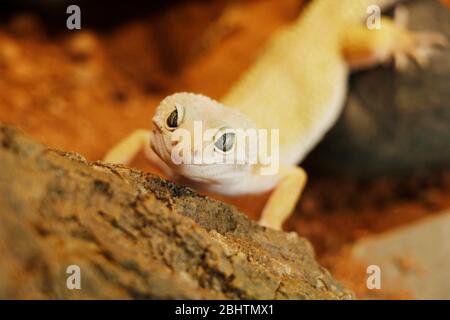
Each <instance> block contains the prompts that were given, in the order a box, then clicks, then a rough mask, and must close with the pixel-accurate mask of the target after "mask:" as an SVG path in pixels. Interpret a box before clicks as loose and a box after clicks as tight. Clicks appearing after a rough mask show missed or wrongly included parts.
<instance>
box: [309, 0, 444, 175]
mask: <svg viewBox="0 0 450 320" xmlns="http://www.w3.org/2000/svg"><path fill="white" fill-rule="evenodd" d="M406 7H407V8H408V9H409V12H410V24H411V27H412V29H413V30H422V31H439V32H441V33H443V34H444V35H446V36H447V38H448V39H450V23H449V21H450V10H447V9H446V8H445V7H444V6H443V5H442V4H440V3H439V1H431V0H430V1H409V2H407V3H406ZM449 84H450V47H448V48H446V49H444V50H443V52H441V53H439V54H437V55H435V56H434V57H433V58H432V60H431V64H430V66H429V67H428V68H426V69H424V70H420V69H419V68H417V67H416V66H414V65H412V66H411V67H410V69H409V70H408V71H407V72H406V73H399V72H397V71H395V70H394V69H393V68H392V67H378V68H376V69H374V70H370V71H365V72H360V73H358V74H355V75H354V76H353V78H352V80H351V88H350V90H351V92H350V96H349V99H348V102H347V105H346V108H345V110H344V113H343V115H342V117H341V118H340V120H339V122H338V123H337V125H336V126H335V127H334V128H333V129H332V130H331V131H330V132H329V134H328V135H327V137H326V139H325V140H324V141H323V142H322V143H321V144H320V145H319V146H318V148H317V149H316V151H315V152H314V153H313V154H312V155H311V156H310V159H309V163H310V164H311V165H312V166H314V167H315V168H317V169H320V170H321V171H322V172H324V171H329V172H330V173H342V172H345V173H348V174H352V175H357V176H363V177H367V176H373V175H379V174H391V173H403V174H409V173H411V172H415V171H418V170H428V169H441V168H448V167H449V166H450V90H449Z"/></svg>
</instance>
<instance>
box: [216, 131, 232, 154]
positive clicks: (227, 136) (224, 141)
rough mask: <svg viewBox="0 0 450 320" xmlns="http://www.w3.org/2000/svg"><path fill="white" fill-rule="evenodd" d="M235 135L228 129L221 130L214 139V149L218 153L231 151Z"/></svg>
mask: <svg viewBox="0 0 450 320" xmlns="http://www.w3.org/2000/svg"><path fill="white" fill-rule="evenodd" d="M235 140H236V134H235V133H234V132H232V131H231V130H230V129H228V128H222V129H220V130H219V132H218V133H217V134H216V136H215V137H214V147H215V148H216V150H218V151H220V152H229V151H230V150H231V149H233V146H234V142H235Z"/></svg>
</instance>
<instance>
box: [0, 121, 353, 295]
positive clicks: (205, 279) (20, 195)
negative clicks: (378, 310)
mask: <svg viewBox="0 0 450 320" xmlns="http://www.w3.org/2000/svg"><path fill="white" fill-rule="evenodd" d="M0 221H1V223H0V298H3V299H4V298H7V299H14V298H31V299H34V298H44V299H47V298H49V299H70V298H81V299H84V298H87V299H96V298H106V299H108V298H119V299H120V298H156V299H158V298H175V299H176V298H186V299H204V298H205V299H206V298H209V299H216V298H220V299H222V298H223V299H227V298H231V299H342V298H352V293H351V292H349V291H348V290H346V289H345V288H343V287H342V286H341V285H340V284H339V283H337V282H336V281H335V280H334V279H333V278H332V277H331V275H330V274H329V273H328V272H327V271H326V270H325V269H324V268H322V267H320V266H319V265H318V263H317V262H316V261H315V259H314V253H313V250H312V248H311V246H310V244H309V242H308V241H307V240H305V239H303V238H300V237H298V236H297V235H296V234H293V233H291V234H289V233H284V232H278V231H274V230H268V229H265V228H262V227H260V226H258V225H256V224H255V223H253V222H251V221H250V220H249V219H247V217H246V216H244V215H243V214H241V213H239V212H237V211H236V210H235V209H234V208H233V207H231V206H228V205H226V204H224V203H221V202H218V201H215V200H213V199H210V198H208V197H204V196H200V195H198V194H197V193H196V192H194V191H192V190H191V189H189V188H185V187H180V186H177V185H175V184H173V183H170V182H167V181H165V180H162V179H160V178H158V177H156V176H153V175H149V174H145V173H142V172H140V171H137V170H132V169H129V168H127V167H125V166H117V165H109V164H105V163H101V162H95V163H90V162H87V161H86V160H85V159H84V158H83V157H81V156H80V155H77V154H74V153H65V152H60V151H56V150H51V149H48V148H46V147H45V146H42V145H40V144H37V143H35V142H34V141H33V140H31V139H30V138H28V137H27V136H25V135H23V134H22V133H20V132H18V131H17V130H15V129H13V128H10V127H6V126H0ZM70 265H77V266H79V267H80V268H81V290H69V289H67V286H66V281H67V278H68V276H69V275H68V274H67V273H66V270H67V267H68V266H70Z"/></svg>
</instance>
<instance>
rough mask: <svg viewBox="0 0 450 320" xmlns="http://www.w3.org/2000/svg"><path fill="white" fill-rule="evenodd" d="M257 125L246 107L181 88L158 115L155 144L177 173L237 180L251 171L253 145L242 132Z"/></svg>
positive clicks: (192, 177) (201, 179)
mask: <svg viewBox="0 0 450 320" xmlns="http://www.w3.org/2000/svg"><path fill="white" fill-rule="evenodd" d="M250 128H255V125H254V124H253V123H252V122H251V121H250V120H249V119H248V118H247V117H246V116H245V115H244V114H242V113H240V112H238V111H236V110H233V109H230V108H227V107H225V106H223V105H222V104H220V103H219V102H217V101H214V100H212V99H210V98H208V97H205V96H203V95H198V94H192V93H176V94H174V95H171V96H168V97H166V98H165V99H164V100H163V101H162V102H161V103H160V105H159V106H158V108H157V109H156V113H155V115H154V117H153V131H152V135H153V136H152V139H151V141H152V142H151V147H152V149H153V150H154V151H155V153H156V154H157V155H158V156H159V157H160V158H161V160H162V161H164V162H165V163H166V164H167V165H168V166H169V167H170V168H171V169H172V170H173V171H174V172H175V173H176V174H177V175H179V176H182V177H184V178H187V179H189V180H191V181H194V182H197V183H204V184H207V185H212V184H219V185H220V184H224V183H234V182H237V181H239V179H241V178H242V177H243V176H245V175H246V174H248V171H249V170H250V164H249V163H248V161H247V159H248V148H245V150H244V152H243V153H242V152H238V148H237V144H238V137H237V133H238V132H240V131H241V130H244V131H246V130H248V129H250Z"/></svg>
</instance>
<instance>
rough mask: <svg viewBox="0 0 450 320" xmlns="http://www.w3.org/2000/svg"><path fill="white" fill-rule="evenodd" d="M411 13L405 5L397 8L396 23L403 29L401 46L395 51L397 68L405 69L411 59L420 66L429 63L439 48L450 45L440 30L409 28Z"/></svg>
mask: <svg viewBox="0 0 450 320" xmlns="http://www.w3.org/2000/svg"><path fill="white" fill-rule="evenodd" d="M408 21H409V13H408V10H407V9H406V8H405V7H403V6H398V7H397V8H396V10H395V24H396V26H397V27H398V28H399V30H400V31H403V36H402V38H403V39H402V40H403V41H400V42H399V47H398V49H397V50H395V52H394V61H395V68H396V69H397V70H399V71H404V70H406V69H407V68H408V65H409V61H411V60H412V61H414V62H415V63H416V64H417V65H418V66H419V67H420V68H426V67H427V66H428V65H429V62H430V58H431V56H433V55H434V54H435V53H436V52H437V51H438V49H439V48H445V47H447V46H448V44H449V42H448V39H447V38H446V37H445V36H444V35H443V34H441V33H439V32H412V31H409V30H408Z"/></svg>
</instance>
